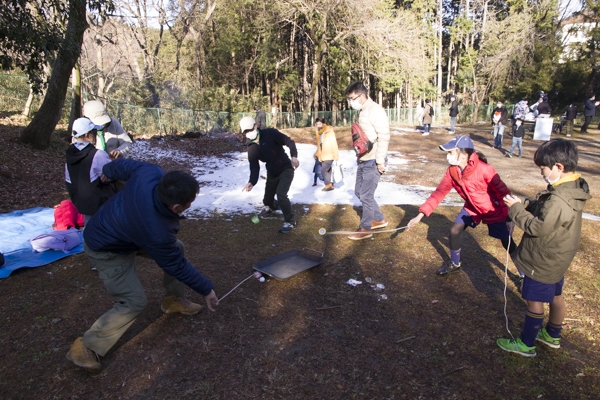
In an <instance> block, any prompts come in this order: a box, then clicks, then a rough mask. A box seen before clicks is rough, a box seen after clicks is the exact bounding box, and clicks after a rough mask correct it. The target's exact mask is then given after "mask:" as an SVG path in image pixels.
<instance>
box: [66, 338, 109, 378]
mask: <svg viewBox="0 0 600 400" xmlns="http://www.w3.org/2000/svg"><path fill="white" fill-rule="evenodd" d="M67 360H69V361H71V362H72V363H73V364H75V365H77V366H78V367H81V368H84V369H87V370H88V371H93V372H98V371H100V370H101V369H102V365H101V364H100V361H99V357H98V354H96V353H95V352H94V351H92V350H90V349H88V348H87V347H85V346H84V345H83V338H82V337H78V338H77V339H75V341H74V342H73V345H71V349H70V350H69V352H68V353H67Z"/></svg>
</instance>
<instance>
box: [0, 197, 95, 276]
mask: <svg viewBox="0 0 600 400" xmlns="http://www.w3.org/2000/svg"><path fill="white" fill-rule="evenodd" d="M53 223H54V209H52V208H44V207H35V208H30V209H28V210H21V211H12V212H9V213H7V214H0V252H2V253H3V254H4V258H5V259H6V260H5V264H4V265H3V266H2V267H0V278H6V277H8V276H9V275H10V274H11V273H12V272H13V271H14V270H16V269H19V268H34V267H39V266H42V265H46V264H50V263H51V262H54V261H57V260H60V259H61V258H65V257H67V256H70V255H72V254H77V253H81V252H83V244H80V245H79V246H77V247H75V248H74V249H72V250H70V251H69V252H67V253H63V252H62V251H54V250H47V251H44V252H42V253H38V252H35V251H34V250H33V248H32V247H31V243H29V240H30V239H33V238H34V237H36V236H38V235H41V234H42V233H48V232H52V224H53Z"/></svg>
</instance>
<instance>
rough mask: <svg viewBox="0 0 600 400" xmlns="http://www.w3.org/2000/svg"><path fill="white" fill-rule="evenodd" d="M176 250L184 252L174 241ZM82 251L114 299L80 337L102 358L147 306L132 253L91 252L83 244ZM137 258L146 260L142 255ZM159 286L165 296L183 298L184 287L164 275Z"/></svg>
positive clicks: (134, 253) (167, 275)
mask: <svg viewBox="0 0 600 400" xmlns="http://www.w3.org/2000/svg"><path fill="white" fill-rule="evenodd" d="M177 246H178V247H179V248H180V249H181V251H184V246H183V243H182V242H181V241H180V240H177ZM84 250H85V255H86V256H87V257H88V259H89V260H90V262H91V263H92V265H94V266H95V267H96V269H97V270H98V275H99V277H100V279H102V281H103V282H104V286H105V287H106V291H107V292H108V293H110V294H111V295H112V296H113V297H116V298H117V301H116V302H115V304H114V305H113V307H112V308H111V309H110V310H108V311H107V312H105V313H104V314H103V315H102V316H101V317H100V318H98V319H97V320H96V322H94V324H93V325H92V326H91V328H90V329H89V330H88V331H87V332H85V333H84V335H83V344H84V346H85V347H87V348H88V349H91V350H94V351H95V352H96V353H98V354H99V355H101V356H104V355H105V354H106V353H107V352H108V351H109V350H110V349H111V347H113V346H114V345H115V343H117V341H118V340H119V338H120V337H121V336H122V335H123V334H124V333H125V331H126V330H127V329H128V328H129V327H130V326H131V324H133V321H135V319H136V318H137V316H138V315H140V313H141V312H142V311H144V309H145V308H146V304H147V299H146V293H145V292H144V288H143V287H142V284H141V283H140V280H139V279H138V277H137V274H136V271H135V256H136V254H137V253H136V252H133V253H125V254H119V253H111V252H108V251H93V250H91V249H90V248H89V247H88V246H87V245H86V244H85V243H84ZM140 255H142V256H144V257H147V255H145V254H140ZM163 286H164V288H165V291H166V295H167V296H177V297H183V296H184V288H185V285H184V284H183V283H181V282H179V281H178V280H177V279H175V278H173V277H172V276H171V275H169V274H167V273H165V274H164V278H163Z"/></svg>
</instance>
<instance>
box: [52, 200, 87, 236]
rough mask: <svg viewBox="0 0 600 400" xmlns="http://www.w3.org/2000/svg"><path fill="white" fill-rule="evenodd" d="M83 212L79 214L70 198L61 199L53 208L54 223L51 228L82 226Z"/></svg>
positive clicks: (61, 228) (61, 229) (62, 228)
mask: <svg viewBox="0 0 600 400" xmlns="http://www.w3.org/2000/svg"><path fill="white" fill-rule="evenodd" d="M84 224H85V223H84V220H83V214H80V213H79V211H77V208H75V205H74V204H73V202H71V200H63V201H61V202H60V204H59V205H58V206H56V207H55V208H54V225H53V226H52V229H54V230H59V231H64V230H67V229H70V228H82V227H83V225H84Z"/></svg>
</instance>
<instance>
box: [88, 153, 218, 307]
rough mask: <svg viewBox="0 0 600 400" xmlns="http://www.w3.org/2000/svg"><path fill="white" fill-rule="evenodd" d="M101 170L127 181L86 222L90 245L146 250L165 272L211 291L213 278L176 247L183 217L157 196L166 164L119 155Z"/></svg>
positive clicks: (202, 290) (103, 248)
mask: <svg viewBox="0 0 600 400" xmlns="http://www.w3.org/2000/svg"><path fill="white" fill-rule="evenodd" d="M102 172H103V173H104V175H106V176H107V177H108V178H110V179H120V180H123V181H127V183H126V184H125V187H124V188H123V189H121V191H120V192H118V193H117V194H116V195H114V196H113V197H111V198H110V199H109V200H108V201H107V202H106V203H104V204H103V205H102V207H100V209H99V210H98V211H97V212H96V214H95V215H94V216H93V217H92V219H91V220H90V221H89V222H88V224H87V225H86V227H85V233H84V239H85V243H86V244H87V245H88V247H89V248H90V249H92V250H94V251H108V252H112V253H131V252H134V251H138V250H140V249H141V250H144V251H145V252H146V253H148V255H149V256H150V257H151V258H152V259H153V260H154V261H156V263H157V264H158V266H159V267H161V268H162V269H163V270H164V271H165V272H166V273H168V274H169V275H171V276H173V277H174V278H176V279H177V280H178V281H180V282H183V283H184V284H186V285H188V286H189V287H190V288H192V289H193V290H195V291H196V292H198V293H200V294H201V295H203V296H206V295H208V294H209V293H210V292H211V290H212V288H213V285H212V282H211V281H210V280H208V279H206V278H205V277H204V276H202V275H201V274H200V272H198V270H196V268H194V266H193V265H192V264H190V263H189V261H188V260H187V259H186V258H185V257H184V255H183V253H182V252H181V250H180V249H179V247H177V245H176V242H177V232H179V220H180V219H181V217H179V215H177V214H175V213H174V212H172V211H171V210H169V208H168V207H167V206H166V205H164V204H163V203H162V202H161V201H160V200H159V199H158V191H157V185H158V181H159V180H160V178H161V177H162V176H163V175H164V171H163V170H162V168H160V167H159V166H157V165H154V164H149V163H145V162H140V161H135V160H130V159H122V158H119V159H117V160H114V161H112V162H110V163H108V164H106V165H105V166H104V167H103V168H102Z"/></svg>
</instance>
